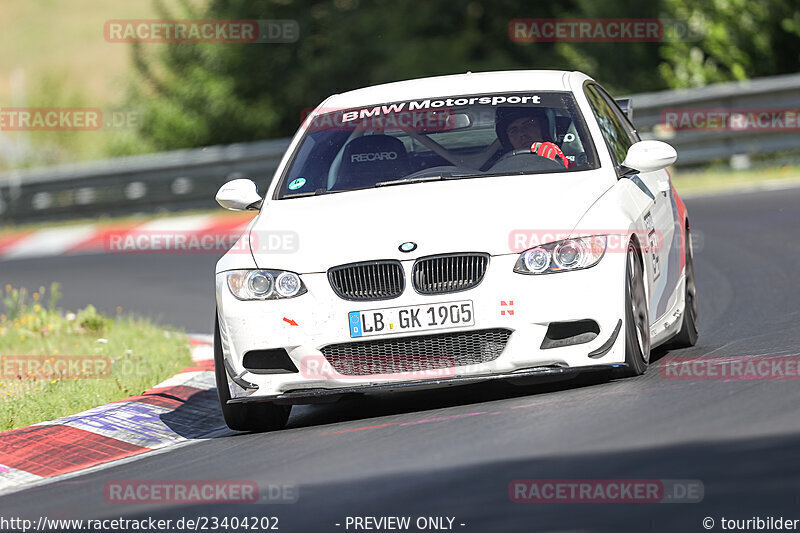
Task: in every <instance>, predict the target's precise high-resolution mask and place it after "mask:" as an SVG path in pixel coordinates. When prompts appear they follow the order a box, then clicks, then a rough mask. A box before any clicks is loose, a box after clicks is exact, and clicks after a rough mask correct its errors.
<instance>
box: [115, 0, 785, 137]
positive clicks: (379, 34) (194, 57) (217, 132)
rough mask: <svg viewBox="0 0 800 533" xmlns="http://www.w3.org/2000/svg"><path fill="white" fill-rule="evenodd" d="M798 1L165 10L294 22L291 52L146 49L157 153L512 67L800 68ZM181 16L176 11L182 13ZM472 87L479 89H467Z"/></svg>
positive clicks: (406, 1) (145, 124)
mask: <svg viewBox="0 0 800 533" xmlns="http://www.w3.org/2000/svg"><path fill="white" fill-rule="evenodd" d="M793 4H796V0H765V1H763V2H749V1H748V0H699V1H696V0H658V1H656V2H651V3H641V2H639V1H638V0H599V1H598V0H564V1H562V2H558V3H554V2H549V3H547V2H545V3H542V2H538V3H535V4H531V3H520V2H518V1H516V0H495V1H489V0H446V1H445V0H429V1H426V2H420V1H419V0H372V1H367V0H334V1H332V2H319V1H318V0H209V1H208V2H207V5H205V4H204V7H202V8H200V7H198V5H199V4H194V3H192V2H190V1H189V0H181V1H180V2H179V3H178V4H169V5H170V7H169V8H167V7H166V4H165V3H162V2H160V1H158V0H157V1H156V6H157V10H158V12H159V16H160V17H162V18H165V19H185V18H197V19H261V20H263V19H294V20H296V21H297V22H298V23H299V26H300V37H299V40H298V41H297V42H295V43H287V44H268V43H260V44H169V45H153V44H147V43H139V44H135V45H133V58H134V64H135V67H136V69H137V72H138V76H139V81H138V82H137V83H136V85H135V89H134V93H133V102H132V104H131V105H132V107H137V108H141V109H143V111H144V115H143V121H142V127H141V129H140V132H139V133H140V135H141V138H142V140H143V141H144V143H145V144H144V145H143V146H147V147H152V148H155V149H159V150H164V149H175V148H184V147H193V146H202V145H208V144H220V143H233V142H244V141H253V140H260V139H268V138H275V137H281V136H287V135H290V134H292V133H294V131H295V130H296V128H297V126H298V125H299V122H300V119H301V116H302V113H303V111H304V110H307V109H309V108H313V107H315V106H316V105H318V104H319V103H320V102H322V101H323V100H324V99H325V98H327V97H328V96H329V95H331V94H335V93H339V92H343V91H347V90H351V89H355V88H358V87H363V86H367V85H374V84H379V83H386V82H392V81H397V80H403V79H410V78H418V77H423V76H435V75H443V74H453V73H462V72H466V71H489V70H506V69H564V70H571V69H575V70H582V71H584V72H586V73H587V74H589V75H590V76H593V77H594V78H596V79H598V80H599V81H601V82H602V83H603V84H604V85H605V86H606V87H607V88H608V89H609V90H611V91H612V92H615V93H625V94H630V93H634V92H639V91H651V90H659V89H665V88H669V87H684V86H693V85H700V84H704V83H710V82H715V81H723V80H730V79H741V78H743V77H750V76H763V75H770V74H778V73H784V72H794V71H797V70H799V68H798V67H799V66H800V65H799V64H798V50H800V41H798V31H800V30H799V29H800V15H798V14H797V9H796V7H793ZM176 5H177V6H178V7H175V6H176ZM516 18H646V19H650V18H672V19H688V20H690V21H691V23H692V25H693V28H695V29H696V30H699V31H702V32H704V34H705V36H704V37H703V38H702V39H701V40H698V41H694V42H679V41H671V42H662V43H651V42H641V43H598V42H591V43H569V42H560V43H548V42H541V43H519V42H515V41H513V40H512V39H511V38H510V37H509V33H508V31H509V22H510V21H511V20H513V19H516ZM465 91H469V88H465Z"/></svg>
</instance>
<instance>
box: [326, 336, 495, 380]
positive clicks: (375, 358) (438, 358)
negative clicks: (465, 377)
mask: <svg viewBox="0 0 800 533" xmlns="http://www.w3.org/2000/svg"><path fill="white" fill-rule="evenodd" d="M510 335H511V331H510V330H507V329H484V330H476V331H466V332H458V333H443V334H438V335H422V336H417V337H404V338H400V339H381V340H375V341H366V342H345V343H342V344H331V345H329V346H325V347H324V348H322V349H321V351H322V353H323V355H324V356H325V358H326V359H327V360H328V362H329V363H330V364H331V366H332V367H333V368H334V369H335V370H336V371H337V372H338V373H340V374H343V375H347V376H365V375H374V374H397V373H402V372H420V371H427V370H435V369H440V368H451V367H457V366H466V365H479V364H481V363H488V362H489V361H494V360H495V359H497V358H498V357H500V354H501V353H502V352H503V350H504V349H505V347H506V343H507V342H508V337H509V336H510Z"/></svg>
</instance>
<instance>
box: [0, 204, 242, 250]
mask: <svg viewBox="0 0 800 533" xmlns="http://www.w3.org/2000/svg"><path fill="white" fill-rule="evenodd" d="M252 218H253V213H252V212H248V213H224V214H219V215H210V214H203V215H184V216H175V217H166V218H157V219H154V220H150V221H147V222H141V221H137V222H113V221H111V222H109V223H106V224H85V225H70V226H65V227H53V228H44V229H39V230H22V231H16V232H13V231H12V232H8V233H3V234H0V261H5V260H11V259H31V258H37V257H52V256H62V255H80V254H96V253H132V252H139V253H148V252H149V251H155V250H148V249H138V248H136V247H134V249H132V250H129V249H127V248H126V247H124V246H119V247H120V248H121V249H116V248H115V246H114V243H126V242H128V241H126V237H127V236H133V237H135V238H137V239H138V238H140V237H141V236H144V237H145V238H149V239H150V240H152V241H155V240H156V239H157V238H159V237H160V238H162V240H164V241H166V240H167V238H169V237H170V236H172V237H175V236H178V235H179V236H180V237H181V238H182V239H184V240H185V241H186V242H188V243H191V242H193V241H192V238H194V239H195V241H194V242H199V240H200V239H202V238H203V237H211V238H212V239H211V241H216V238H217V237H222V236H225V237H229V238H228V239H225V240H224V243H231V237H234V236H235V237H238V236H239V235H241V234H242V233H243V232H244V230H245V229H246V228H247V224H248V223H249V222H250V220H251V219H252ZM233 240H234V241H235V239H233ZM212 244H213V246H211V249H208V248H207V247H200V246H197V247H195V248H192V247H191V245H189V246H185V247H184V248H183V249H182V250H174V251H175V252H176V253H178V252H181V251H183V252H185V253H203V252H205V253H219V254H220V255H221V254H223V253H225V252H226V251H227V250H228V248H229V247H230V246H227V247H225V246H222V245H220V246H217V245H216V243H215V242H213V243H212ZM231 244H232V243H231ZM223 248H224V249H223ZM166 251H168V250H166Z"/></svg>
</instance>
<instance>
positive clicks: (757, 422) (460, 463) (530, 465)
mask: <svg viewBox="0 0 800 533" xmlns="http://www.w3.org/2000/svg"><path fill="white" fill-rule="evenodd" d="M687 205H688V207H689V211H690V217H691V224H692V227H693V230H694V231H695V232H696V233H697V234H698V236H700V237H701V238H700V239H699V244H700V246H699V249H698V250H697V251H696V255H695V265H696V271H697V284H698V292H699V298H700V320H701V332H700V340H699V343H698V346H696V347H695V348H693V349H688V350H681V351H672V352H668V353H667V352H665V351H663V350H661V351H657V352H656V354H655V357H656V358H657V359H656V361H655V362H654V363H653V365H652V366H651V368H650V370H649V371H648V373H647V374H646V375H645V376H643V377H641V378H636V379H629V380H622V381H608V380H606V379H605V378H604V377H602V376H586V377H580V378H578V379H577V380H574V381H570V382H564V383H552V384H546V385H534V386H528V387H516V386H512V385H500V384H490V385H487V384H485V385H477V386H470V387H461V388H454V389H449V390H441V391H435V392H430V391H428V392H416V393H406V394H405V395H395V396H386V395H383V396H372V397H366V398H361V399H352V400H345V401H342V402H340V403H338V404H328V405H316V406H303V407H299V408H298V407H295V410H294V411H293V415H292V418H291V419H290V423H289V428H288V429H286V430H284V431H280V432H275V433H268V434H229V435H227V436H223V437H218V438H213V439H207V440H203V441H200V442H197V443H193V444H190V445H187V446H182V447H179V448H176V449H172V450H170V451H168V452H166V453H162V454H154V455H150V456H147V457H144V458H142V459H139V460H134V461H131V462H128V463H125V464H121V465H118V466H115V467H112V468H107V469H104V470H99V471H96V472H93V473H89V474H85V475H82V476H78V477H75V478H73V479H70V480H68V481H62V482H59V483H55V484H50V485H44V486H41V487H36V488H33V489H29V490H27V491H23V492H19V493H15V494H10V495H7V496H5V497H2V498H0V514H2V515H15V516H30V517H39V516H41V515H45V516H48V517H50V518H55V517H79V518H90V517H92V518H97V517H107V518H113V517H119V516H123V515H124V516H126V517H135V516H138V517H145V516H157V517H161V518H167V517H170V518H179V517H184V516H185V517H193V516H198V515H199V516H217V517H222V516H238V517H244V516H252V515H261V516H277V517H279V520H280V521H279V530H280V531H282V532H289V533H291V532H312V531H314V532H328V531H331V532H337V531H354V529H353V528H352V526H351V528H350V529H349V530H348V529H346V528H345V519H346V517H347V516H387V515H389V516H411V517H418V516H449V517H455V521H454V526H453V529H454V530H455V531H464V532H495V531H573V530H585V531H670V532H678V531H705V529H704V528H703V525H702V524H701V522H702V521H703V519H704V518H705V517H711V518H713V519H714V520H715V521H716V525H715V527H714V530H720V529H721V527H720V525H719V520H720V519H721V518H722V517H725V518H726V519H730V518H738V519H744V518H752V517H754V516H759V517H768V516H774V517H779V516H783V517H784V518H796V519H800V386H798V382H797V381H796V380H795V381H792V380H784V381H777V380H750V381H744V380H737V381H727V382H726V381H722V380H711V381H680V380H671V379H665V378H664V377H662V375H661V373H660V372H659V367H660V366H661V365H664V364H666V363H665V362H666V361H668V360H670V359H673V358H675V357H676V356H703V357H705V356H708V357H723V356H726V357H727V356H770V355H774V356H800V326H798V322H800V283H798V281H797V279H798V272H800V238H798V234H797V232H798V230H800V188H796V189H787V190H780V191H761V192H750V193H739V194H729V195H724V196H723V195H720V196H715V197H702V198H694V199H690V200H687ZM215 260H216V259H215V258H214V257H212V256H203V255H173V256H166V255H152V256H144V255H143V256H130V255H125V256H112V255H104V256H84V257H64V258H52V259H44V260H33V261H18V262H9V263H3V264H0V281H2V283H4V284H5V283H12V284H14V285H15V286H20V285H23V286H28V287H38V286H39V285H40V284H46V283H49V282H50V281H53V280H55V281H61V282H62V284H63V292H64V293H65V297H64V300H63V304H64V306H66V307H71V308H74V307H77V306H80V305H84V304H87V303H94V304H95V305H97V306H98V307H100V308H102V309H104V310H107V311H110V312H112V313H113V312H115V311H114V310H115V308H116V306H118V305H121V306H122V307H123V308H124V309H125V310H129V311H134V312H137V313H141V314H147V315H152V316H154V317H156V318H157V319H158V320H159V321H162V322H164V323H171V324H175V325H178V326H182V327H184V328H187V330H189V331H193V332H209V331H210V328H211V324H212V322H211V320H212V316H213V310H214V302H213V292H212V268H213V264H214V262H215ZM183 479H196V480H208V479H218V480H249V481H255V482H257V483H258V484H259V486H260V487H267V486H269V485H277V484H289V485H297V486H298V488H299V499H298V500H297V502H296V503H293V504H251V505H247V504H243V505H217V506H213V505H205V506H195V507H187V506H183V507H181V506H169V505H151V506H149V507H147V506H137V505H119V504H116V505H114V504H108V503H106V502H105V499H104V494H103V488H104V485H105V484H106V482H109V481H119V480H183ZM515 479H678V480H680V479H685V480H686V479H688V480H699V481H701V482H702V484H703V486H704V499H703V501H702V502H700V503H672V504H670V503H665V504H650V503H636V504H601V503H592V504H580V503H572V504H570V503H558V504H542V503H535V504H525V503H512V502H511V501H510V499H509V484H510V482H511V481H512V480H515ZM336 524H340V525H338V526H337V525H336ZM460 524H464V525H463V526H462V525H460Z"/></svg>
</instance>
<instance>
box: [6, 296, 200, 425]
mask: <svg viewBox="0 0 800 533" xmlns="http://www.w3.org/2000/svg"><path fill="white" fill-rule="evenodd" d="M0 295H2V301H3V307H4V308H5V313H3V314H2V315H0V430H6V429H13V428H17V427H23V426H28V425H31V424H35V423H37V422H42V421H45V420H52V419H54V418H58V417H60V416H67V415H71V414H75V413H78V412H81V411H84V410H86V409H90V408H92V407H96V406H98V405H103V404H106V403H109V402H114V401H117V400H121V399H123V398H126V397H128V396H132V395H135V394H140V393H142V392H144V391H145V390H147V389H149V388H151V387H152V386H154V385H156V384H158V383H159V382H161V381H163V380H165V379H167V378H169V377H171V376H173V375H175V374H176V373H177V372H180V371H181V370H182V369H183V368H185V367H186V366H187V365H188V364H190V361H191V359H190V356H189V347H188V340H187V338H186V336H185V335H184V334H182V333H180V332H175V331H174V330H165V329H164V328H163V327H160V326H156V325H154V324H152V323H151V322H149V321H148V320H146V319H143V318H136V317H132V316H129V315H122V314H121V313H118V314H117V316H115V317H107V316H105V315H103V314H101V313H98V312H97V311H96V310H95V309H94V307H92V306H88V307H87V308H85V309H82V310H79V311H77V312H75V313H71V312H69V311H64V310H61V309H58V308H57V307H56V304H57V301H58V297H59V294H58V286H57V285H56V284H53V285H52V286H51V287H50V288H49V289H46V288H45V287H40V288H39V290H37V291H36V292H33V293H31V294H29V293H28V291H26V290H25V289H15V288H12V287H10V286H6V287H4V288H2V290H0ZM118 311H121V309H118ZM31 356H37V357H36V358H35V361H33V362H32V361H31V359H33V358H32V357H31ZM70 359H72V360H77V361H78V363H77V365H74V366H72V367H70V366H68V361H69V360H70ZM84 361H86V363H84ZM104 370H105V371H104Z"/></svg>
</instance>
